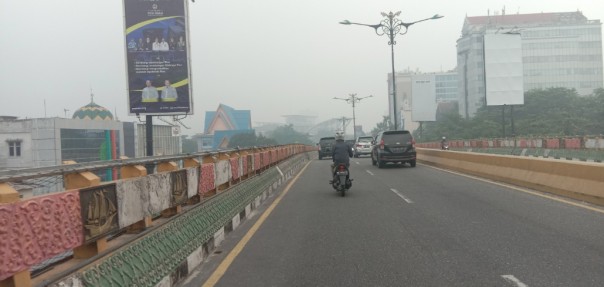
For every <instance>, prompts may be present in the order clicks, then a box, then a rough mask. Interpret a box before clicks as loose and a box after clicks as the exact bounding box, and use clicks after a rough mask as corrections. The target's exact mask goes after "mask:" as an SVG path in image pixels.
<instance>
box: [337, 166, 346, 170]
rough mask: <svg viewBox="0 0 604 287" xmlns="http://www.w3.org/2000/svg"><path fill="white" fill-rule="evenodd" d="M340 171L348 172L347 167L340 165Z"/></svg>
mask: <svg viewBox="0 0 604 287" xmlns="http://www.w3.org/2000/svg"><path fill="white" fill-rule="evenodd" d="M338 170H339V171H346V166H345V165H340V166H338Z"/></svg>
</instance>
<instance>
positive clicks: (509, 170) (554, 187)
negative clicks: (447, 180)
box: [417, 148, 604, 206]
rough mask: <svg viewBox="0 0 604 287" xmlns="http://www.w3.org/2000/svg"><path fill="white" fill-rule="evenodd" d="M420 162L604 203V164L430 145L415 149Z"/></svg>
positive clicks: (600, 203) (591, 201)
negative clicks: (471, 151)
mask: <svg viewBox="0 0 604 287" xmlns="http://www.w3.org/2000/svg"><path fill="white" fill-rule="evenodd" d="M417 160H418V161H419V162H421V163H424V164H428V165H433V166H437V167H442V168H445V169H450V170H455V171H459V172H463V173H467V174H472V175H476V176H480V177H485V178H489V179H493V180H496V181H501V182H505V183H510V184H514V185H518V186H523V187H527V188H531V189H535V190H539V191H545V192H549V193H553V194H557V195H561V196H565V197H569V198H573V199H577V200H581V201H586V202H590V203H594V204H597V205H601V206H604V165H603V164H599V163H590V162H576V161H562V160H555V159H548V158H525V157H516V156H506V155H493V154H478V153H467V152H455V151H441V150H433V149H420V148H418V149H417Z"/></svg>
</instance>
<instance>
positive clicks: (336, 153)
mask: <svg viewBox="0 0 604 287" xmlns="http://www.w3.org/2000/svg"><path fill="white" fill-rule="evenodd" d="M335 137H336V143H335V144H334V145H333V148H332V151H331V158H332V160H333V164H332V174H333V173H335V169H336V168H337V166H338V164H340V163H343V164H345V165H346V168H349V167H350V158H351V157H352V149H351V148H350V146H349V145H348V144H347V143H345V142H344V133H343V132H336V136H335ZM348 178H350V170H349V171H348ZM347 185H351V183H350V180H349V179H348V180H347Z"/></svg>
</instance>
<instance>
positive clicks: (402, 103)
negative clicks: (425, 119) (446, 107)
mask: <svg viewBox="0 0 604 287" xmlns="http://www.w3.org/2000/svg"><path fill="white" fill-rule="evenodd" d="M427 74H429V75H433V76H434V78H433V80H434V84H435V91H434V92H435V95H436V102H437V103H438V104H440V103H454V102H457V99H458V87H457V84H458V80H457V77H458V75H457V72H456V71H448V72H436V73H422V72H420V71H419V70H416V71H414V72H413V71H410V70H406V71H403V72H396V106H397V107H398V112H397V114H396V115H397V117H398V120H399V122H398V128H399V129H404V130H410V131H414V130H416V129H417V128H418V127H419V122H413V121H412V118H413V117H412V114H413V110H412V107H413V89H412V86H413V85H412V83H413V77H414V76H416V75H427ZM387 82H388V91H389V97H388V107H389V109H388V110H389V116H390V119H393V118H394V116H393V109H392V74H391V73H388V79H387Z"/></svg>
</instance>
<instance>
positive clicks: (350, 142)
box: [344, 140, 354, 154]
mask: <svg viewBox="0 0 604 287" xmlns="http://www.w3.org/2000/svg"><path fill="white" fill-rule="evenodd" d="M344 142H345V143H346V144H348V146H349V147H350V151H352V153H353V154H354V140H345V141H344Z"/></svg>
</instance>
